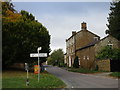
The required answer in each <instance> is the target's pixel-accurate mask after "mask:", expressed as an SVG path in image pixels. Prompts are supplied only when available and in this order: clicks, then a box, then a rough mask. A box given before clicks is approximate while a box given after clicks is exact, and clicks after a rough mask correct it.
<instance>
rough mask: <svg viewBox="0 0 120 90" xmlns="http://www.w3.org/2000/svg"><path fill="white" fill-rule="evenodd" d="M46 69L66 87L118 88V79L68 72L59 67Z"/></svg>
mask: <svg viewBox="0 0 120 90" xmlns="http://www.w3.org/2000/svg"><path fill="white" fill-rule="evenodd" d="M46 69H47V71H48V72H49V73H51V74H53V75H55V76H57V77H58V78H60V79H61V80H63V82H65V83H66V84H67V88H118V79H114V78H108V77H102V76H98V75H97V76H95V75H89V74H81V73H75V72H69V71H67V70H64V69H61V68H59V67H53V66H48V67H47V68H46Z"/></svg>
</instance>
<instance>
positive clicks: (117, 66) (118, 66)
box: [110, 60, 120, 72]
mask: <svg viewBox="0 0 120 90" xmlns="http://www.w3.org/2000/svg"><path fill="white" fill-rule="evenodd" d="M110 69H111V72H120V60H110Z"/></svg>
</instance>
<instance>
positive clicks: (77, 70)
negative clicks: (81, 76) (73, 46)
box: [68, 68, 100, 74]
mask: <svg viewBox="0 0 120 90" xmlns="http://www.w3.org/2000/svg"><path fill="white" fill-rule="evenodd" d="M68 71H71V72H78V73H85V74H87V73H98V72H100V71H95V70H88V69H83V68H68Z"/></svg>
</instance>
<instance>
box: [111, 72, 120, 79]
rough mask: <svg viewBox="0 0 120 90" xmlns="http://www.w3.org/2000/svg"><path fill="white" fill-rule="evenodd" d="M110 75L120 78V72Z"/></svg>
mask: <svg viewBox="0 0 120 90" xmlns="http://www.w3.org/2000/svg"><path fill="white" fill-rule="evenodd" d="M110 76H113V77H117V78H120V72H112V73H111V74H110Z"/></svg>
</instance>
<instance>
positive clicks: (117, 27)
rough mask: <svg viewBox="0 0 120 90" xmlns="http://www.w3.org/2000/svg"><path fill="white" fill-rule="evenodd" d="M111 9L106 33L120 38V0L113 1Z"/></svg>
mask: <svg viewBox="0 0 120 90" xmlns="http://www.w3.org/2000/svg"><path fill="white" fill-rule="evenodd" d="M110 10H111V12H110V14H109V17H108V23H109V24H108V25H107V27H108V30H106V33H107V34H110V35H112V36H113V37H115V38H116V39H118V40H120V1H116V2H112V3H111V7H110Z"/></svg>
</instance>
